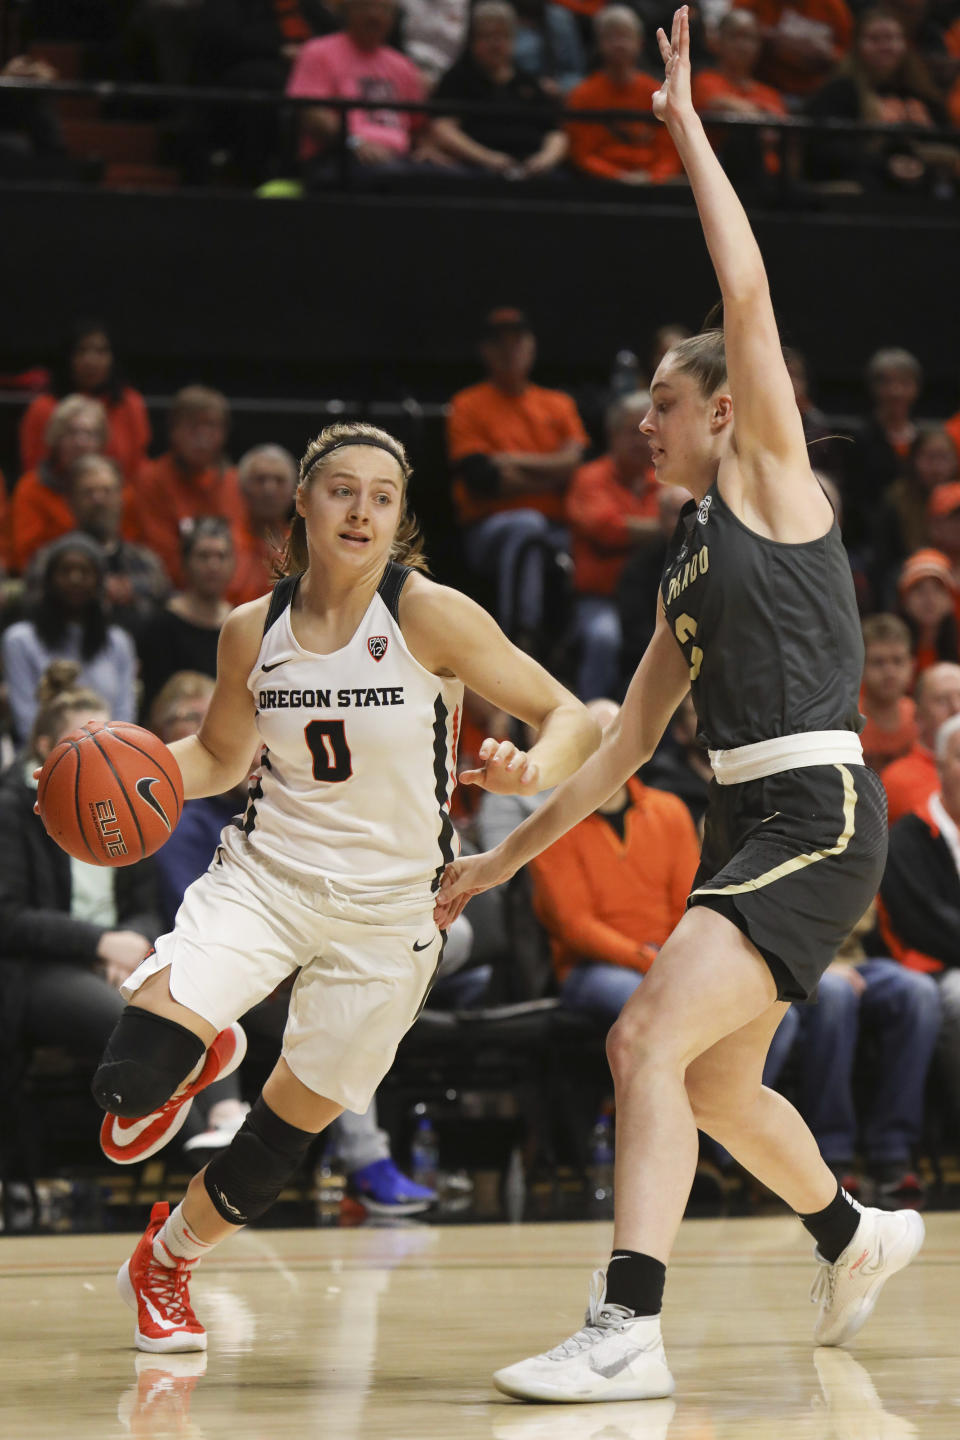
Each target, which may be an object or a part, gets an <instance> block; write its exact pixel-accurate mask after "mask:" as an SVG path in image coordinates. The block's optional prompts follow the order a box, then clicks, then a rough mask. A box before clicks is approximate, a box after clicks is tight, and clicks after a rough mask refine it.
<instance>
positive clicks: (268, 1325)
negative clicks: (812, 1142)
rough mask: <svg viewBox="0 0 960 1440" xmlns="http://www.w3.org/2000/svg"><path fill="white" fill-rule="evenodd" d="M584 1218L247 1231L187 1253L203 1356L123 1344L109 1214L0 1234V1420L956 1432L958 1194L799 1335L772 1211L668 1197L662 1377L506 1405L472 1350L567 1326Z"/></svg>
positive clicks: (265, 1437)
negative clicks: (860, 1318)
mask: <svg viewBox="0 0 960 1440" xmlns="http://www.w3.org/2000/svg"><path fill="white" fill-rule="evenodd" d="M609 1240H610V1227H609V1226H608V1225H606V1224H576V1225H560V1224H555V1225H516V1226H507V1225H497V1226H472V1227H467V1226H464V1227H436V1228H434V1227H431V1226H428V1225H412V1224H411V1225H407V1226H405V1227H403V1228H389V1229H362V1230H296V1231H247V1232H245V1233H243V1234H241V1235H240V1236H238V1237H237V1238H236V1239H235V1240H234V1241H233V1242H232V1243H231V1244H229V1245H227V1246H225V1247H224V1248H223V1249H221V1250H219V1251H217V1252H216V1254H215V1256H212V1257H211V1258H210V1259H209V1260H207V1261H205V1262H204V1265H203V1267H202V1271H201V1272H200V1274H199V1275H198V1276H197V1278H196V1280H195V1281H194V1292H195V1294H194V1299H195V1304H196V1308H197V1310H198V1312H199V1313H200V1316H201V1318H202V1319H203V1320H204V1322H205V1323H206V1324H207V1326H208V1328H209V1333H210V1349H209V1353H208V1355H207V1356H206V1357H203V1356H199V1357H198V1356H180V1357H176V1356H166V1357H163V1356H147V1355H141V1354H139V1353H138V1352H137V1351H135V1350H134V1349H133V1348H132V1347H131V1333H132V1331H131V1327H132V1316H131V1314H130V1312H129V1311H128V1310H127V1309H126V1308H125V1307H124V1306H122V1305H121V1304H120V1302H119V1300H118V1299H117V1297H116V1293H115V1290H114V1273H115V1270H116V1268H117V1266H118V1264H119V1263H120V1262H121V1261H122V1260H123V1259H125V1258H126V1256H127V1254H128V1253H129V1251H130V1248H131V1241H130V1239H129V1238H128V1237H124V1236H65V1235H64V1236H34V1237H24V1238H17V1237H12V1236H11V1237H3V1238H0V1437H3V1440H114V1437H123V1436H131V1435H132V1436H134V1437H137V1440H147V1437H149V1440H160V1437H164V1440H165V1437H189V1440H202V1437H205V1440H286V1437H294V1436H296V1437H298V1440H313V1437H318V1440H319V1437H329V1440H433V1437H443V1440H768V1437H776V1440H906V1437H908V1436H922V1437H928V1436H929V1437H950V1440H957V1437H958V1436H960V1343H958V1342H960V1325H958V1319H960V1293H958V1282H960V1215H954V1214H938V1215H932V1216H930V1217H929V1219H928V1236H927V1244H926V1246H925V1248H924V1250H923V1251H922V1252H921V1255H920V1257H919V1259H918V1260H917V1261H916V1262H915V1264H914V1265H913V1266H912V1267H911V1269H910V1270H908V1271H907V1272H906V1273H905V1274H903V1275H900V1276H897V1277H895V1278H894V1280H892V1281H891V1282H890V1284H889V1286H888V1287H887V1289H886V1291H885V1293H884V1295H883V1297H882V1299H881V1302H880V1306H879V1307H878V1310H877V1312H876V1314H875V1315H874V1317H873V1319H872V1320H871V1321H870V1323H869V1325H868V1326H867V1327H866V1329H865V1330H864V1331H863V1332H862V1333H861V1335H860V1337H859V1338H858V1341H857V1342H855V1348H854V1349H853V1350H852V1351H851V1352H849V1353H848V1352H846V1351H840V1350H829V1351H828V1350H817V1351H814V1349H813V1348H812V1346H811V1343H810V1327H811V1322H812V1316H813V1307H812V1306H811V1305H810V1304H809V1303H808V1302H807V1291H808V1288H809V1284H810V1280H811V1272H812V1269H813V1266H812V1262H811V1259H810V1248H809V1242H808V1241H807V1240H806V1237H805V1236H804V1235H803V1233H802V1231H801V1229H800V1226H799V1224H798V1223H797V1222H796V1221H795V1220H793V1219H791V1218H790V1217H787V1216H784V1217H783V1218H778V1217H774V1218H765V1219H755V1220H703V1221H689V1222H687V1223H685V1224H684V1226H683V1228H682V1230H681V1236H680V1241H679V1245H678V1249H677V1254H676V1259H675V1263H674V1265H673V1267H672V1269H671V1272H670V1278H669V1281H668V1287H667V1301H668V1314H667V1320H666V1323H665V1326H664V1330H665V1336H666V1344H667V1353H668V1357H669V1359H670V1361H671V1364H672V1368H673V1371H674V1374H675V1376H676V1380H677V1395H676V1398H675V1400H674V1401H653V1402H650V1401H648V1402H640V1403H635V1404H627V1405H625V1404H618V1405H592V1406H570V1407H558V1406H533V1405H531V1406H527V1405H522V1404H518V1403H516V1402H514V1401H510V1400H507V1399H505V1398H504V1397H502V1396H499V1395H498V1394H497V1392H496V1391H494V1390H493V1388H492V1387H491V1385H490V1383H489V1375H490V1372H491V1371H492V1370H493V1369H495V1368H496V1367H497V1366H498V1365H502V1364H505V1363H509V1362H510V1361H512V1360H514V1359H518V1358H520V1357H522V1356H523V1355H526V1354H530V1353H532V1352H534V1351H538V1350H541V1349H544V1348H547V1347H548V1346H549V1345H553V1344H556V1343H557V1342H558V1341H559V1340H561V1339H562V1338H564V1337H565V1336H566V1335H567V1334H569V1333H570V1332H571V1331H573V1330H574V1329H576V1328H577V1326H578V1324H579V1321H580V1316H581V1315H582V1313H583V1309H584V1304H585V1299H586V1289H587V1283H588V1280H589V1272H590V1268H591V1266H593V1265H595V1264H598V1263H600V1262H602V1261H603V1259H604V1258H605V1256H606V1255H607V1254H608V1253H609Z"/></svg>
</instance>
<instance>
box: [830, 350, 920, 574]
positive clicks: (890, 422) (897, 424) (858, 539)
mask: <svg viewBox="0 0 960 1440" xmlns="http://www.w3.org/2000/svg"><path fill="white" fill-rule="evenodd" d="M866 381H867V389H868V390H869V392H870V412H871V413H870V417H869V419H867V420H865V421H864V422H863V424H862V425H860V426H859V427H858V428H857V430H856V432H855V433H854V436H853V442H854V443H853V445H852V446H851V447H850V449H849V451H848V454H847V457H846V475H845V477H844V482H843V513H844V521H843V538H844V542H845V543H846V545H847V547H848V549H849V548H851V547H852V548H854V549H856V548H857V547H859V546H862V545H864V543H865V542H866V541H867V539H868V538H869V534H870V530H871V527H872V524H873V523H874V517H875V516H876V514H877V512H878V509H879V507H880V506H881V504H882V503H883V500H884V497H885V496H886V494H887V491H888V490H889V488H890V486H892V485H893V483H894V481H895V480H898V479H900V477H901V476H902V475H903V474H905V472H906V468H907V459H908V456H909V453H910V447H911V445H912V444H913V442H914V440H915V439H916V436H917V427H916V423H915V421H914V418H913V407H914V405H915V404H916V402H917V399H918V397H919V395H920V392H921V390H922V389H923V369H922V367H921V365H920V361H919V360H918V359H917V358H916V356H915V355H911V354H910V351H909V350H900V349H896V348H890V349H886V350H877V351H876V352H875V353H874V354H873V355H871V357H870V360H869V363H868V365H867V371H866Z"/></svg>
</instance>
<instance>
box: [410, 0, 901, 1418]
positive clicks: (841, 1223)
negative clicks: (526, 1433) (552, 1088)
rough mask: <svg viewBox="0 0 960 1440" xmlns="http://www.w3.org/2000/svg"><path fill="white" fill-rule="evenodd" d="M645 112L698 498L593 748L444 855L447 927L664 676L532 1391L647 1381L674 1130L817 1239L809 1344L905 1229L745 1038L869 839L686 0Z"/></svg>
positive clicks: (647, 725) (529, 1381) (831, 639)
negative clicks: (449, 860) (557, 1312)
mask: <svg viewBox="0 0 960 1440" xmlns="http://www.w3.org/2000/svg"><path fill="white" fill-rule="evenodd" d="M658 40H659V44H660V51H661V54H662V56H663V60H664V63H665V67H666V75H665V79H664V82H663V85H662V87H661V89H660V90H659V92H658V93H657V95H656V96H655V97H654V110H655V113H656V115H657V116H658V118H659V119H660V120H662V121H664V122H665V123H666V125H667V127H668V129H669V131H670V134H671V136H672V138H673V140H674V143H675V144H676V147H677V150H678V152H679V154H680V158H681V160H682V161H683V164H684V167H685V169H686V172H687V175H688V177H689V180H690V184H691V187H692V189H693V193H694V197H695V199H696V202H697V207H698V210H699V213H700V219H701V223H702V225H703V231H704V236H705V238H706V242H707V246H708V248H709V251H710V255H711V258H712V260H713V264H714V268H715V271H716V275H717V279H718V281H719V283H720V288H721V291H722V295H723V305H724V330H723V332H719V331H714V332H709V333H707V334H705V335H699V336H695V337H694V338H692V339H690V340H684V341H682V342H681V343H680V344H678V345H676V346H675V347H674V348H673V349H672V350H671V351H669V352H668V353H667V355H666V356H665V357H664V359H663V360H662V362H661V363H660V365H659V367H658V369H657V372H656V374H655V376H654V378H653V383H652V385H651V394H652V404H651V408H650V411H649V413H648V414H647V416H646V418H645V419H644V421H643V423H642V425H641V429H642V430H643V431H644V433H645V434H646V435H647V436H648V438H649V441H650V448H651V453H652V456H653V460H654V464H655V466H656V470H657V475H658V477H659V478H660V479H661V480H662V481H665V482H666V483H668V484H674V485H681V486H685V487H686V489H687V490H689V491H690V492H691V494H693V495H694V496H695V497H696V498H695V500H694V501H692V502H689V503H688V504H687V506H686V507H685V509H684V510H683V512H682V513H681V519H680V523H679V525H678V527H677V532H676V535H675V538H674V541H673V544H672V547H671V550H670V552H669V554H668V558H667V562H666V566H665V570H664V575H663V580H662V585H661V594H660V603H659V607H658V608H659V614H658V618H657V625H656V631H655V633H654V636H653V639H652V641H651V643H650V645H649V647H648V649H647V651H646V653H645V655H644V657H643V659H642V661H641V662H640V665H639V667H638V669H637V672H636V675H635V676H634V678H633V681H632V683H631V685H630V689H629V691H628V694H627V698H626V701H625V704H624V706H623V709H622V711H621V713H620V716H619V718H618V720H617V721H615V722H614V724H613V725H612V726H611V727H610V728H609V729H608V730H607V731H606V732H605V735H604V739H603V743H602V745H601V747H600V749H599V750H598V751H596V752H595V754H594V755H593V756H592V757H591V758H590V759H589V760H588V761H587V762H586V763H585V764H584V766H583V767H582V768H581V770H580V771H579V772H578V773H577V774H576V775H574V776H572V777H571V778H570V779H569V780H567V781H566V782H565V783H564V784H563V785H561V786H560V787H559V788H558V789H557V790H556V791H555V792H554V793H553V795H552V796H551V797H550V799H548V800H547V801H546V803H545V804H544V805H543V806H541V807H540V809H538V810H537V812H536V813H535V814H534V815H533V816H532V817H530V818H529V819H528V820H526V821H525V822H524V823H523V825H521V826H520V827H519V828H518V829H517V830H516V831H514V833H513V834H512V835H511V836H510V837H509V838H508V839H507V840H506V841H504V842H503V843H502V844H501V845H499V846H498V847H497V848H496V849H495V850H493V851H491V852H490V853H489V854H488V855H483V856H477V857H473V858H469V859H466V860H460V861H457V862H456V863H454V864H453V865H451V866H450V867H449V869H448V870H447V873H446V875H445V877H444V881H443V886H442V889H441V892H440V900H439V905H438V918H439V920H440V923H441V924H447V923H449V922H450V921H451V920H452V919H453V918H454V917H455V916H456V915H457V914H459V913H460V910H461V909H462V908H463V905H464V904H465V903H466V900H467V898H468V897H469V896H470V895H471V894H474V893H476V892H477V891H479V890H482V889H485V888H487V887H488V886H490V885H493V884H497V883H500V882H501V881H503V880H504V879H506V878H507V877H509V876H510V875H512V874H513V873H514V872H515V871H516V870H518V869H519V868H520V866H522V865H523V864H525V863H526V861H528V860H529V859H530V858H531V857H532V856H533V855H536V854H538V853H539V852H540V851H542V850H544V849H546V847H547V846H548V845H550V844H552V842H553V841H554V840H555V839H556V838H557V837H558V836H559V835H561V834H563V832H564V831H566V830H568V829H569V828H570V827H571V826H572V825H574V824H576V823H577V822H578V821H579V820H581V819H582V818H583V817H584V816H586V815H588V814H590V813H591V812H592V811H593V810H595V809H596V807H597V806H598V805H600V804H602V802H603V801H604V800H606V799H607V798H608V797H609V796H610V795H611V794H612V793H613V792H614V791H615V790H616V789H617V788H618V787H619V786H620V785H622V784H624V782H625V781H626V779H627V777H628V776H629V775H631V774H633V772H634V771H636V770H637V769H638V768H639V767H640V766H641V765H642V764H643V763H644V762H645V761H646V760H647V759H648V758H649V756H650V755H651V754H652V753H653V750H654V749H655V747H656V745H657V743H658V741H659V740H660V737H661V735H662V734H663V731H664V729H665V727H666V725H667V722H668V720H669V719H670V716H671V715H672V714H673V712H674V710H675V709H676V707H677V705H678V704H679V702H680V700H681V699H682V698H683V696H684V694H685V692H686V690H687V689H688V687H692V693H693V699H694V703H695V706H696V710H697V717H698V722H699V731H700V736H701V739H702V741H703V742H704V743H705V744H706V745H707V746H708V748H709V750H710V753H711V759H712V762H713V767H714V772H715V776H716V779H715V781H714V782H713V783H712V785H711V793H710V802H709V807H708V811H707V816H706V831H705V838H704V846H703V856H702V864H701V867H700V871H699V873H698V875H697V877H696V880H695V882H694V890H693V893H692V894H691V896H690V900H689V902H688V909H687V912H686V914H685V915H684V917H683V919H682V920H681V922H680V924H679V925H678V926H677V928H676V930H675V931H674V934H673V935H672V936H671V938H670V939H669V940H668V941H667V943H666V944H665V945H664V947H663V948H662V950H661V951H660V953H659V955H658V957H657V959H656V961H655V962H654V965H653V967H652V968H651V970H650V972H649V974H648V975H647V976H646V978H645V979H644V981H643V984H642V985H641V986H640V987H639V988H638V990H637V991H636V993H635V994H634V995H633V996H632V997H631V999H630V1000H629V1001H628V1003H627V1005H626V1006H625V1007H624V1010H623V1012H622V1014H621V1016H620V1018H619V1020H618V1021H617V1023H616V1024H615V1025H614V1027H613V1029H612V1030H611V1032H610V1035H609V1037H608V1041H607V1053H608V1056H609V1060H610V1066H611V1069H612V1071H613V1077H614V1082H615V1087H616V1095H617V1155H616V1221H615V1231H614V1246H615V1248H614V1251H613V1255H612V1257H611V1261H610V1264H609V1266H608V1268H607V1271H606V1273H604V1272H603V1271H598V1272H597V1274H596V1276H595V1277H594V1285H593V1288H592V1292H591V1296H590V1303H589V1309H588V1312H587V1317H586V1321H585V1324H584V1327H583V1328H582V1329H581V1330H579V1331H577V1332H576V1334H575V1335H573V1336H571V1337H570V1339H568V1340H566V1341H564V1342H563V1343H562V1344H561V1345H559V1346H557V1347H556V1348H555V1349H553V1350H551V1351H548V1352H547V1353H546V1354H543V1355H539V1356H535V1357H534V1358H532V1359H530V1360H525V1361H521V1362H520V1363H519V1364H515V1365H512V1366H510V1367H509V1368H507V1369H505V1370H501V1371H499V1372H498V1373H497V1375H496V1376H495V1383H496V1384H497V1385H498V1387H499V1388H500V1389H501V1390H503V1391H505V1392H506V1393H507V1394H509V1395H515V1396H518V1397H520V1398H522V1399H530V1400H563V1401H578V1400H583V1401H588V1400H622V1399H631V1398H635V1399H643V1398H653V1397H657V1396H663V1395H668V1394H670V1393H671V1391H672V1389H673V1379H672V1377H671V1375H670V1371H669V1369H668V1367H667V1362H666V1358H665V1355H664V1351H663V1344H662V1340H661V1337H660V1321H659V1312H660V1308H661V1300H662V1294H663V1287H664V1278H665V1266H666V1263H667V1261H668V1259H669V1256H670V1251H671V1248H672V1245H673V1241H674V1237H675V1235H676V1232H677V1229H678V1226H679V1224H680V1220H681V1217H682V1215H683V1211H684V1207H685V1205H686V1201H687V1196H688V1194H689V1190H690V1185H691V1181H692V1178H693V1173H694V1167H695V1164H696V1159H697V1128H698V1126H699V1128H700V1129H702V1130H704V1131H706V1132H707V1133H708V1134H709V1135H711V1136H713V1137H714V1138H715V1139H716V1140H718V1141H719V1142H720V1143H721V1144H722V1145H724V1146H725V1147H726V1148H727V1149H728V1150H729V1151H730V1152H731V1153H732V1154H733V1155H734V1156H735V1157H736V1159H737V1160H738V1161H740V1163H741V1164H742V1165H743V1166H745V1168H746V1169H748V1170H749V1171H751V1172H752V1173H753V1174H754V1175H756V1176H757V1178H758V1179H759V1180H761V1181H762V1182H763V1184H764V1185H766V1186H767V1187H768V1188H769V1189H770V1190H773V1191H774V1192H775V1193H776V1194H778V1195H780V1196H782V1198H783V1199H784V1200H785V1201H786V1203H787V1204H788V1205H790V1206H791V1208H792V1209H793V1210H794V1211H796V1212H797V1214H798V1215H799V1216H800V1218H801V1220H802V1221H803V1223H804V1225H805V1226H806V1228H807V1229H808V1230H809V1231H810V1233H811V1234H812V1235H813V1237H814V1239H815V1241H816V1246H817V1248H816V1251H815V1256H816V1260H817V1275H816V1279H815V1282H814V1287H813V1292H812V1298H814V1299H815V1300H817V1301H819V1304H820V1310H819V1315H818V1319H817V1321H816V1325H815V1332H814V1334H815V1339H816V1342H817V1343H818V1344H821V1345H838V1344H842V1343H844V1342H845V1341H846V1340H849V1339H850V1338H851V1337H852V1336H853V1335H854V1334H855V1333H856V1332H857V1330H859V1328H860V1326H861V1325H862V1324H863V1323H864V1321H865V1320H866V1319H867V1317H868V1315H869V1314H870V1312H871V1310H872V1309H873V1305H874V1303H875V1301H876V1297H877V1293H878V1291H879V1289H880V1287H881V1286H882V1284H883V1283H884V1281H885V1280H886V1279H887V1278H888V1277H889V1276H890V1275H891V1274H893V1273H894V1272H895V1271H896V1270H899V1269H901V1268H902V1267H903V1266H904V1265H906V1264H907V1263H908V1262H909V1261H910V1260H911V1259H912V1258H913V1256H914V1255H915V1254H916V1252H917V1250H918V1249H919V1248H920V1245H921V1243H922V1240H923V1222H922V1220H921V1219H920V1217H919V1215H917V1214H915V1213H914V1212H912V1211H900V1212H896V1213H892V1214H886V1213H882V1212H880V1211H877V1210H868V1209H865V1210H861V1209H860V1208H859V1207H858V1206H857V1205H855V1203H854V1202H853V1201H852V1200H850V1198H849V1197H848V1196H847V1195H846V1193H845V1192H844V1191H843V1190H841V1189H840V1188H839V1187H838V1185H837V1181H836V1179H835V1178H834V1176H833V1174H832V1173H831V1171H830V1170H829V1168H828V1167H827V1165H826V1164H825V1163H824V1161H823V1159H822V1158H821V1156H820V1154H819V1151H818V1150H817V1146H816V1143H815V1141H814V1139H813V1137H812V1135H811V1134H810V1131H809V1130H808V1129H807V1127H806V1125H805V1124H804V1122H803V1120H802V1119H801V1117H800V1116H799V1115H798V1114H797V1112H796V1111H795V1110H794V1109H793V1107H792V1106H791V1105H790V1104H789V1103H788V1102H787V1101H786V1100H785V1099H783V1097H781V1096H780V1095H777V1094H776V1093H774V1092H773V1091H770V1090H766V1089H764V1088H763V1085H762V1079H761V1076H762V1070H763V1062H764V1057H765V1056H766V1053H767V1048H768V1046H769V1044H770V1041H771V1039H772V1037H773V1034H774V1031H775V1030H776V1028H777V1026H778V1025H779V1023H780V1020H781V1017H782V1015H783V1013H784V1011H785V1009H786V1007H787V1004H788V1003H789V1002H790V1001H792V1000H797V999H806V998H808V997H810V996H811V995H812V994H813V993H814V992H815V990H816V986H817V981H818V979H819V976H820V975H821V974H822V973H823V971H824V970H825V969H826V967H827V965H828V964H829V963H830V961H831V960H832V959H833V956H834V953H835V951H836V949H837V948H838V947H839V945H840V943H841V942H842V941H843V940H844V939H845V938H846V936H847V934H848V933H849V932H850V930H851V929H852V927H853V925H854V923H855V922H856V921H857V920H858V919H859V918H860V916H861V915H862V913H863V911H864V910H865V909H866V907H867V904H868V903H869V902H870V900H872V899H873V897H874V895H875V893H876V890H877V887H878V885H879V881H880V877H881V874H882V871H883V865H884V858H885V852H886V816H885V810H886V807H885V800H884V796H883V790H882V787H881V785H880V782H879V780H878V779H877V777H876V776H875V775H874V774H873V773H872V772H871V771H869V770H867V769H866V768H865V766H864V765H863V758H862V751H861V747H860V741H859V735H858V732H859V730H860V728H861V726H862V723H863V722H862V719H861V717H860V715H859V714H858V710H857V693H858V688H859V684H860V672H861V668H862V662H863V649H862V644H861V640H860V627H859V624H858V620H857V611H856V605H855V601H854V593H853V585H852V582H851V578H850V568H849V565H848V564H847V560H846V556H845V554H844V551H843V547H842V544H841V541H840V532H839V529H838V527H837V523H836V519H835V517H834V514H833V511H832V508H831V506H830V503H829V501H828V500H827V498H826V496H825V495H824V493H823V491H822V489H821V488H820V486H819V484H818V483H817V481H816V480H815V478H814V476H813V474H812V472H811V469H810V464H809V461H808V458H807V452H806V447H805V443H804V437H803V429H802V426H801V423H800V416H799V413H798V411H797V407H796V402H795V399H794V395H793V389H792V386H791V383H790V377H789V375H788V373H787V369H786V365H785V364H784V360H783V356H782V352H781V346H780V338H779V335H778V333H777V326H776V322H775V319H774V312H773V307H772V304H771V299H770V292H769V289H768V284H767V277H766V273H765V271H764V266H763V261H762V258H761V255H760V251H759V249H758V247H757V244H756V241H755V239H754V237H753V234H752V232H751V230H750V225H749V222H748V220H747V217H746V215H745V213H744V211H743V208H742V207H741V205H740V202H739V201H738V199H737V197H736V194H735V193H734V191H733V189H732V187H731V185H730V183H729V181H728V180H727V178H726V176H725V174H724V172H723V170H722V168H721V166H720V164H719V163H718V161H717V159H716V157H715V155H714V153H713V150H712V148H711V146H710V143H709V141H708V139H707V137H706V135H705V133H704V129H703V126H702V125H701V123H700V120H699V118H698V116H697V115H696V113H695V111H694V109H693V106H692V104H691V100H690V63H689V24H688V16H687V9H686V7H684V8H682V9H680V10H678V11H677V13H676V14H675V15H674V19H673V29H672V37H671V39H670V40H669V41H668V40H667V38H666V36H665V34H664V33H663V31H662V30H661V31H660V32H659V34H658Z"/></svg>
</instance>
